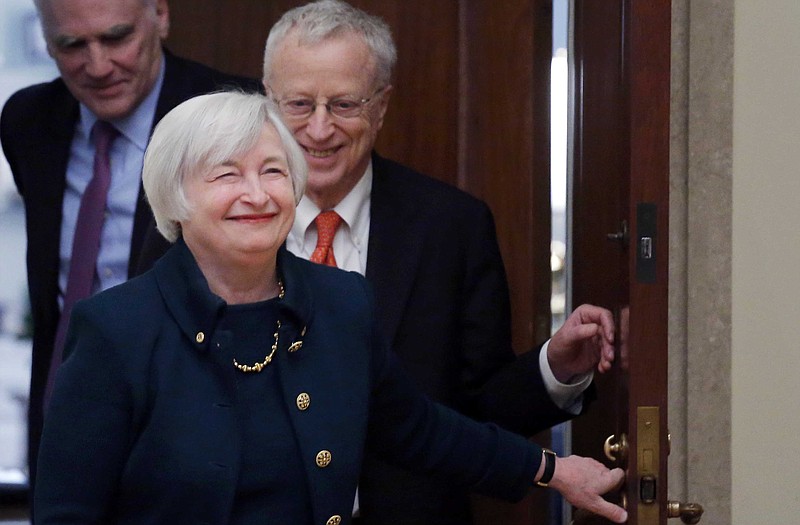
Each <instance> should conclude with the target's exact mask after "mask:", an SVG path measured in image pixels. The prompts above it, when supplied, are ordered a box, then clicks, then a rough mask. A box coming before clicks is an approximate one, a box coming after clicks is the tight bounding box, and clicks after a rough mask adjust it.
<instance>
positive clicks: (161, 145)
mask: <svg viewBox="0 0 800 525" xmlns="http://www.w3.org/2000/svg"><path fill="white" fill-rule="evenodd" d="M265 124H271V125H272V126H273V127H274V128H275V130H276V131H277V132H278V136H279V137H280V140H281V143H282V145H283V148H284V150H285V153H286V159H287V162H288V164H289V175H290V177H291V179H292V186H293V188H294V197H295V203H297V202H300V198H301V197H302V196H303V191H304V190H305V186H306V177H307V174H308V166H307V165H306V161H305V158H304V157H303V151H302V150H301V149H300V146H298V145H297V142H296V141H295V140H294V137H293V136H292V133H291V132H290V131H289V129H288V128H287V127H286V126H285V125H284V123H283V121H282V120H281V118H280V116H279V113H278V111H277V108H276V107H275V105H274V103H273V102H271V101H270V100H269V99H268V98H267V97H265V96H263V95H260V94H255V93H242V92H238V91H225V92H218V93H212V94H209V95H201V96H199V97H194V98H191V99H189V100H187V101H185V102H183V103H181V104H180V105H178V106H176V107H175V108H174V109H172V111H170V112H169V113H167V114H166V115H165V116H164V118H162V119H161V121H160V122H159V123H158V125H157V126H156V127H155V130H154V131H153V136H152V138H151V139H150V143H149V145H148V146H147V151H146V152H145V155H144V166H143V168H142V183H143V184H144V191H145V194H146V195H147V200H148V201H149V202H150V207H151V208H152V210H153V215H155V218H156V226H157V228H158V231H159V232H161V235H163V236H164V238H166V239H167V240H168V241H169V242H175V240H177V238H178V236H179V235H180V222H181V221H185V220H187V219H188V218H189V214H190V212H191V207H190V205H189V202H188V200H187V199H186V193H185V192H184V189H183V184H184V181H185V180H186V178H187V177H190V176H200V175H201V174H202V172H203V171H204V170H206V169H208V168H210V167H212V166H214V165H217V164H220V163H222V162H224V161H225V160H227V159H231V158H235V157H237V156H239V155H242V154H244V153H246V152H247V151H248V150H249V149H250V148H252V147H253V146H254V145H255V143H256V141H257V140H258V138H259V136H260V135H261V131H262V130H263V129H264V125H265Z"/></svg>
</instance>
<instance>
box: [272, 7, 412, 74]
mask: <svg viewBox="0 0 800 525" xmlns="http://www.w3.org/2000/svg"><path fill="white" fill-rule="evenodd" d="M294 30H296V31H297V36H298V38H299V42H300V44H303V45H307V44H316V43H318V42H321V41H323V40H325V39H328V38H334V37H337V36H339V35H343V34H348V33H353V34H356V35H359V36H360V37H361V38H363V39H364V42H365V43H366V44H367V47H369V49H370V51H371V52H372V55H373V57H374V58H375V67H376V72H375V74H376V77H377V78H376V79H375V80H376V81H377V83H378V84H379V85H380V86H381V87H383V86H388V85H389V84H390V83H391V80H392V72H393V71H394V65H395V63H396V62H397V49H396V47H395V44H394V40H393V39H392V31H391V30H390V29H389V26H388V25H387V24H386V22H384V21H383V20H382V19H381V18H380V17H377V16H374V15H370V14H369V13H366V12H364V11H362V10H360V9H356V8H355V7H353V6H351V5H350V4H348V3H346V2H342V1H341V0H319V1H317V2H311V3H310V4H306V5H303V6H300V7H295V8H294V9H291V10H289V11H287V12H286V13H284V15H283V16H282V17H281V19H280V20H278V21H277V22H276V23H275V25H274V26H272V29H271V30H270V32H269V37H267V45H266V47H265V48H264V77H263V79H264V83H265V84H269V80H270V74H271V72H272V60H273V58H274V56H275V50H276V49H277V47H278V45H279V44H280V43H281V42H283V40H284V38H286V35H287V34H288V33H289V32H290V31H294Z"/></svg>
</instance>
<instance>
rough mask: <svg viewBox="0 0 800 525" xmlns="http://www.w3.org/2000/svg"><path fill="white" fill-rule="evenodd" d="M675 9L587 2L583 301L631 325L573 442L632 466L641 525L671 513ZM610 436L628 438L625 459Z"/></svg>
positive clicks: (580, 220) (578, 173) (580, 37)
mask: <svg viewBox="0 0 800 525" xmlns="http://www.w3.org/2000/svg"><path fill="white" fill-rule="evenodd" d="M670 17H671V7H670V2H669V0H619V1H607V0H603V1H598V0H594V1H592V0H576V1H575V60H576V68H575V70H576V73H575V74H576V91H575V103H576V113H575V114H576V123H575V130H576V137H575V144H576V148H575V159H574V165H575V179H574V182H575V193H574V201H573V206H574V220H575V223H574V230H573V231H574V250H575V252H574V254H575V257H574V268H575V283H574V291H575V296H574V302H575V304H579V303H581V302H595V303H600V304H603V305H604V306H606V307H608V308H610V309H612V310H613V311H614V312H615V313H616V314H617V319H618V325H619V327H620V332H619V334H618V339H617V348H618V354H617V359H618V364H617V366H616V367H615V371H614V373H613V374H612V375H611V376H610V377H609V378H604V379H603V380H599V381H598V386H599V396H600V402H598V403H596V404H595V405H593V407H592V410H591V411H590V413H589V414H588V416H586V417H584V418H580V420H579V421H576V422H575V423H574V428H573V435H574V436H575V439H574V442H573V450H574V451H575V453H578V454H584V455H591V456H594V457H596V458H598V459H602V460H605V462H606V463H608V464H609V465H611V466H622V467H624V468H626V469H627V481H626V485H625V487H623V489H622V490H621V491H620V493H619V494H618V495H616V496H615V497H616V498H617V499H618V500H620V501H624V502H625V503H626V506H627V509H628V512H629V520H628V523H635V524H640V525H656V524H661V525H663V524H665V523H666V520H667V494H666V489H667V478H666V476H667V468H666V465H667V463H666V462H667V456H668V453H669V444H668V429H667V278H668V275H667V271H668V268H667V260H668V248H669V247H668V244H667V239H668V217H669V69H670V57H669V54H670V20H671V18H670ZM623 224H627V225H629V234H628V236H629V237H628V239H627V240H626V239H625V238H624V236H620V237H622V238H619V239H615V240H609V237H608V234H612V235H614V234H617V233H622V232H624V230H625V228H624V227H621V225H623ZM609 435H613V436H615V439H614V440H612V442H611V443H613V444H617V443H620V442H621V437H622V436H623V435H624V436H625V437H626V441H627V451H624V450H618V451H617V452H616V454H613V455H614V456H615V457H616V458H617V459H616V460H613V461H612V460H609V459H606V458H605V454H604V450H603V444H604V441H605V439H606V437H607V436H609Z"/></svg>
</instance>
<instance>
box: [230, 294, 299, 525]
mask: <svg viewBox="0 0 800 525" xmlns="http://www.w3.org/2000/svg"><path fill="white" fill-rule="evenodd" d="M278 301H279V299H271V300H269V301H262V302H258V303H253V304H242V305H229V306H228V307H227V309H226V312H225V314H224V316H223V318H222V319H221V320H220V325H219V330H222V331H228V332H230V336H229V337H230V338H231V339H230V344H228V345H225V346H224V347H220V348H218V355H219V357H220V359H221V360H222V361H223V363H222V364H223V366H230V367H233V366H234V364H233V359H234V358H235V359H236V361H237V362H238V363H241V364H245V365H253V364H254V363H260V362H263V361H264V358H265V357H266V356H267V355H268V354H269V353H270V351H271V349H272V344H273V343H274V341H275V335H274V334H275V330H276V328H277V319H278ZM279 366H280V363H279V360H278V359H274V360H273V361H272V362H271V363H270V364H269V365H268V366H267V367H265V368H263V369H262V370H261V372H249V373H245V372H241V371H239V370H237V373H236V387H237V400H238V402H237V403H236V415H237V420H238V424H239V428H240V431H241V436H242V445H243V446H242V449H241V450H242V453H241V470H240V471H239V479H238V483H237V485H236V495H235V499H234V504H233V512H232V516H231V523H232V524H233V525H246V524H253V523H272V522H273V521H275V522H278V521H280V519H281V517H282V516H285V515H286V514H285V513H286V511H287V510H288V511H289V515H291V516H292V519H293V520H294V521H293V522H294V523H297V524H298V525H302V524H306V523H308V524H310V523H312V516H311V500H310V498H309V494H308V487H307V485H306V481H305V478H304V477H303V464H302V462H301V458H300V450H299V449H298V447H297V442H296V441H295V440H293V439H286V436H289V435H291V432H292V430H291V423H290V421H289V414H288V412H287V409H286V406H285V405H284V403H283V400H282V396H281V391H280V388H279V384H280V383H279V378H278V367H279Z"/></svg>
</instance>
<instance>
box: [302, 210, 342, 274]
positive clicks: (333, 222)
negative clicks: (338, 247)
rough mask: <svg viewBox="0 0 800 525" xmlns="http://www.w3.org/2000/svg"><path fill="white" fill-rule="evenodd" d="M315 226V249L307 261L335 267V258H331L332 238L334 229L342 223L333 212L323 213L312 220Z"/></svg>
mask: <svg viewBox="0 0 800 525" xmlns="http://www.w3.org/2000/svg"><path fill="white" fill-rule="evenodd" d="M314 222H315V223H316V225H317V247H316V248H314V253H312V254H311V257H310V258H309V260H310V261H311V262H315V263H319V264H327V265H328V266H333V267H336V257H334V256H333V237H334V235H336V229H337V228H338V227H339V224H341V222H342V218H341V217H339V214H338V213H336V212H335V211H333V210H329V211H324V212H322V213H320V214H319V215H317V218H316V219H314Z"/></svg>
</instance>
